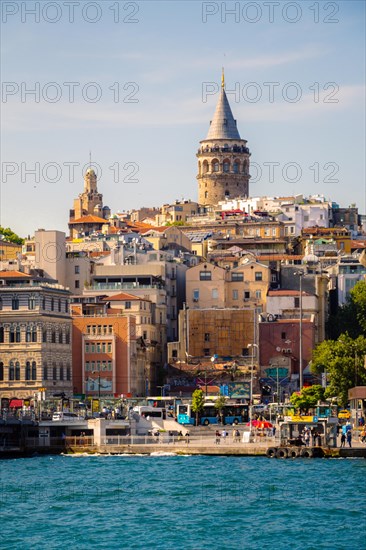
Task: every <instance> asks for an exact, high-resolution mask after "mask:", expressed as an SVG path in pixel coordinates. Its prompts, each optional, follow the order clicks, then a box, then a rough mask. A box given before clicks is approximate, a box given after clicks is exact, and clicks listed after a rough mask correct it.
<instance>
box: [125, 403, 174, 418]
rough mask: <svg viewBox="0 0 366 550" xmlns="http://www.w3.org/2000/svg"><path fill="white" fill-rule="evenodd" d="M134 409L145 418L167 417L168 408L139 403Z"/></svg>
mask: <svg viewBox="0 0 366 550" xmlns="http://www.w3.org/2000/svg"><path fill="white" fill-rule="evenodd" d="M133 411H134V412H136V413H137V414H139V415H140V416H144V417H145V418H148V417H149V418H162V419H163V420H165V419H166V409H165V408H164V407H150V406H148V405H139V406H137V407H134V408H133Z"/></svg>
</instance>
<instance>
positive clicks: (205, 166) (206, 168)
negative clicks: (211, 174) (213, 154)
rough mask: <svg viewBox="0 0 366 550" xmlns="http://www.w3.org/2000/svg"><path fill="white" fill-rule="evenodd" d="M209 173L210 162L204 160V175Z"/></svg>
mask: <svg viewBox="0 0 366 550" xmlns="http://www.w3.org/2000/svg"><path fill="white" fill-rule="evenodd" d="M207 172H208V162H207V160H204V161H203V165H202V173H203V174H207Z"/></svg>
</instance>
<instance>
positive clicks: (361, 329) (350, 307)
mask: <svg viewBox="0 0 366 550" xmlns="http://www.w3.org/2000/svg"><path fill="white" fill-rule="evenodd" d="M328 332H329V336H330V338H331V339H332V340H336V339H337V338H338V337H339V336H340V335H341V334H343V333H348V334H349V336H351V337H352V338H357V337H358V336H361V335H362V336H366V281H358V283H356V285H355V286H354V287H353V289H352V290H351V292H350V295H349V297H348V300H347V302H346V303H345V304H344V306H342V307H340V308H339V309H338V312H337V314H336V315H332V316H331V318H330V319H329V323H328Z"/></svg>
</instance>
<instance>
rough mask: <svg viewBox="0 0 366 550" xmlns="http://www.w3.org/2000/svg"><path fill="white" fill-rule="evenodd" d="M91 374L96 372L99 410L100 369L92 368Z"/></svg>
mask: <svg viewBox="0 0 366 550" xmlns="http://www.w3.org/2000/svg"><path fill="white" fill-rule="evenodd" d="M92 374H98V408H99V410H100V370H93V371H92Z"/></svg>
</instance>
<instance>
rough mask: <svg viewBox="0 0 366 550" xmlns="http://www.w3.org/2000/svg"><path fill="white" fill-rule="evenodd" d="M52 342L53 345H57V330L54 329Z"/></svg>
mask: <svg viewBox="0 0 366 550" xmlns="http://www.w3.org/2000/svg"><path fill="white" fill-rule="evenodd" d="M51 339H52V340H51V341H52V344H56V330H55V329H54V328H53V329H52V336H51Z"/></svg>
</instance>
